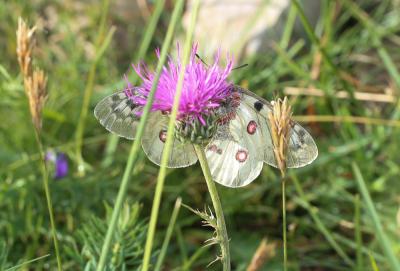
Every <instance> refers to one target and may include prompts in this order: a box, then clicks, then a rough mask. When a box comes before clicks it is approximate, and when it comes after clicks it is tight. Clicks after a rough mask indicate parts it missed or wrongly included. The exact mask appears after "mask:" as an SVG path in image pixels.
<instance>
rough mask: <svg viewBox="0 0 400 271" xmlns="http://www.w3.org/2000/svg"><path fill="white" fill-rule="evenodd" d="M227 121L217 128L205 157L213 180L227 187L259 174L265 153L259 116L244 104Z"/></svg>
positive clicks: (247, 181)
mask: <svg viewBox="0 0 400 271" xmlns="http://www.w3.org/2000/svg"><path fill="white" fill-rule="evenodd" d="M235 111H236V113H235V114H234V115H233V117H232V119H231V120H229V122H228V123H226V124H224V125H221V126H219V127H218V131H217V134H216V136H214V138H213V140H212V141H211V142H210V143H209V144H208V146H207V147H206V156H207V160H208V163H209V165H210V171H211V174H212V176H213V178H214V180H215V181H216V182H218V183H220V184H222V185H225V186H228V187H241V186H245V185H248V184H249V183H251V182H252V181H253V180H254V179H255V178H257V177H258V175H260V172H261V170H262V167H263V158H264V153H263V152H262V151H261V152H260V151H259V148H260V146H262V145H261V144H262V140H263V137H262V133H261V131H260V130H259V129H258V127H260V119H259V118H257V117H258V116H257V114H254V113H253V112H252V111H251V108H249V107H248V106H247V105H246V104H244V103H241V104H240V105H239V106H238V108H237V109H235Z"/></svg>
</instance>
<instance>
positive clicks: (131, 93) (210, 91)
mask: <svg viewBox="0 0 400 271" xmlns="http://www.w3.org/2000/svg"><path fill="white" fill-rule="evenodd" d="M178 51H179V48H178ZM196 52H197V46H193V48H192V52H191V55H190V61H189V63H188V65H187V66H186V70H185V74H184V82H183V86H182V95H181V99H180V104H179V109H178V119H180V120H182V119H184V120H189V121H190V120H195V119H198V120H199V121H200V122H201V123H202V124H203V125H205V120H204V118H203V117H204V116H207V115H209V114H210V113H211V112H213V111H214V110H215V109H216V108H218V107H219V106H220V105H221V103H222V102H223V101H224V100H226V98H227V97H228V96H230V94H231V91H232V84H231V83H229V82H228V81H227V77H228V75H229V73H230V72H231V71H232V65H233V62H232V60H231V59H228V61H227V64H226V66H225V67H224V68H221V67H220V66H219V65H218V64H219V60H220V53H219V52H218V53H217V54H216V56H215V59H214V63H213V64H212V65H211V66H207V65H205V64H203V63H202V62H201V60H200V59H198V58H197V57H196ZM156 53H157V56H158V57H159V52H158V51H156ZM179 55H180V54H179V53H178V59H177V60H176V61H174V60H173V59H172V58H171V57H170V58H169V60H168V63H167V65H166V66H164V67H163V70H162V73H161V76H160V80H159V83H158V87H157V90H156V94H155V98H154V103H153V106H152V109H151V110H152V111H158V110H159V111H163V112H171V110H172V106H173V103H174V96H175V91H176V85H177V83H178V77H179V73H180V70H181V68H182V64H181V61H182V59H181V57H180V56H179ZM133 68H134V70H135V71H136V73H137V74H138V75H139V76H140V78H141V79H142V80H143V83H142V85H141V86H139V87H132V85H131V84H130V83H129V82H128V85H127V88H126V89H125V93H126V95H127V96H128V97H129V98H130V99H132V101H133V102H134V103H135V104H136V105H138V106H144V105H145V104H146V102H147V98H148V95H149V93H150V90H151V86H152V84H153V79H154V77H155V73H154V72H149V71H148V70H147V68H146V67H145V66H140V65H138V66H133Z"/></svg>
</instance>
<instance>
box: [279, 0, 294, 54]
mask: <svg viewBox="0 0 400 271" xmlns="http://www.w3.org/2000/svg"><path fill="white" fill-rule="evenodd" d="M295 22H296V8H295V7H294V6H293V5H290V8H289V12H288V15H287V20H286V24H285V28H284V29H283V33H282V37H281V40H280V41H279V46H280V47H281V48H282V49H283V50H286V49H287V48H288V46H289V42H290V38H291V36H292V32H293V27H294V23H295ZM278 59H279V58H278Z"/></svg>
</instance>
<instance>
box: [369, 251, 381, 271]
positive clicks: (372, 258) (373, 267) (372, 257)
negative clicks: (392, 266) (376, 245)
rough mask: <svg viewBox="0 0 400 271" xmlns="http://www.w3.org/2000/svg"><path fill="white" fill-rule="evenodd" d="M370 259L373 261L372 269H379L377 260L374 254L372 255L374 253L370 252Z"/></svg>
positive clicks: (377, 270)
mask: <svg viewBox="0 0 400 271" xmlns="http://www.w3.org/2000/svg"><path fill="white" fill-rule="evenodd" d="M369 261H370V262H371V266H372V270H373V271H379V268H378V265H377V264H376V261H375V259H374V256H372V254H369Z"/></svg>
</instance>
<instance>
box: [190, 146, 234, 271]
mask: <svg viewBox="0 0 400 271" xmlns="http://www.w3.org/2000/svg"><path fill="white" fill-rule="evenodd" d="M194 149H195V150H196V153H197V157H198V158H199V162H200V166H201V169H202V170H203V174H204V179H205V180H206V183H207V187H208V192H209V193H210V197H211V201H212V203H213V206H214V210H215V216H216V218H217V229H216V230H217V236H218V237H220V238H221V240H219V245H220V247H221V257H222V265H223V270H224V271H228V270H231V262H230V254H229V239H228V232H227V231H226V225H225V218H224V213H223V211H222V205H221V201H220V200H219V196H218V191H217V187H216V186H215V183H214V181H213V180H212V176H211V172H210V168H209V166H208V163H207V158H206V154H205V153H204V148H203V146H199V145H194Z"/></svg>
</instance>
